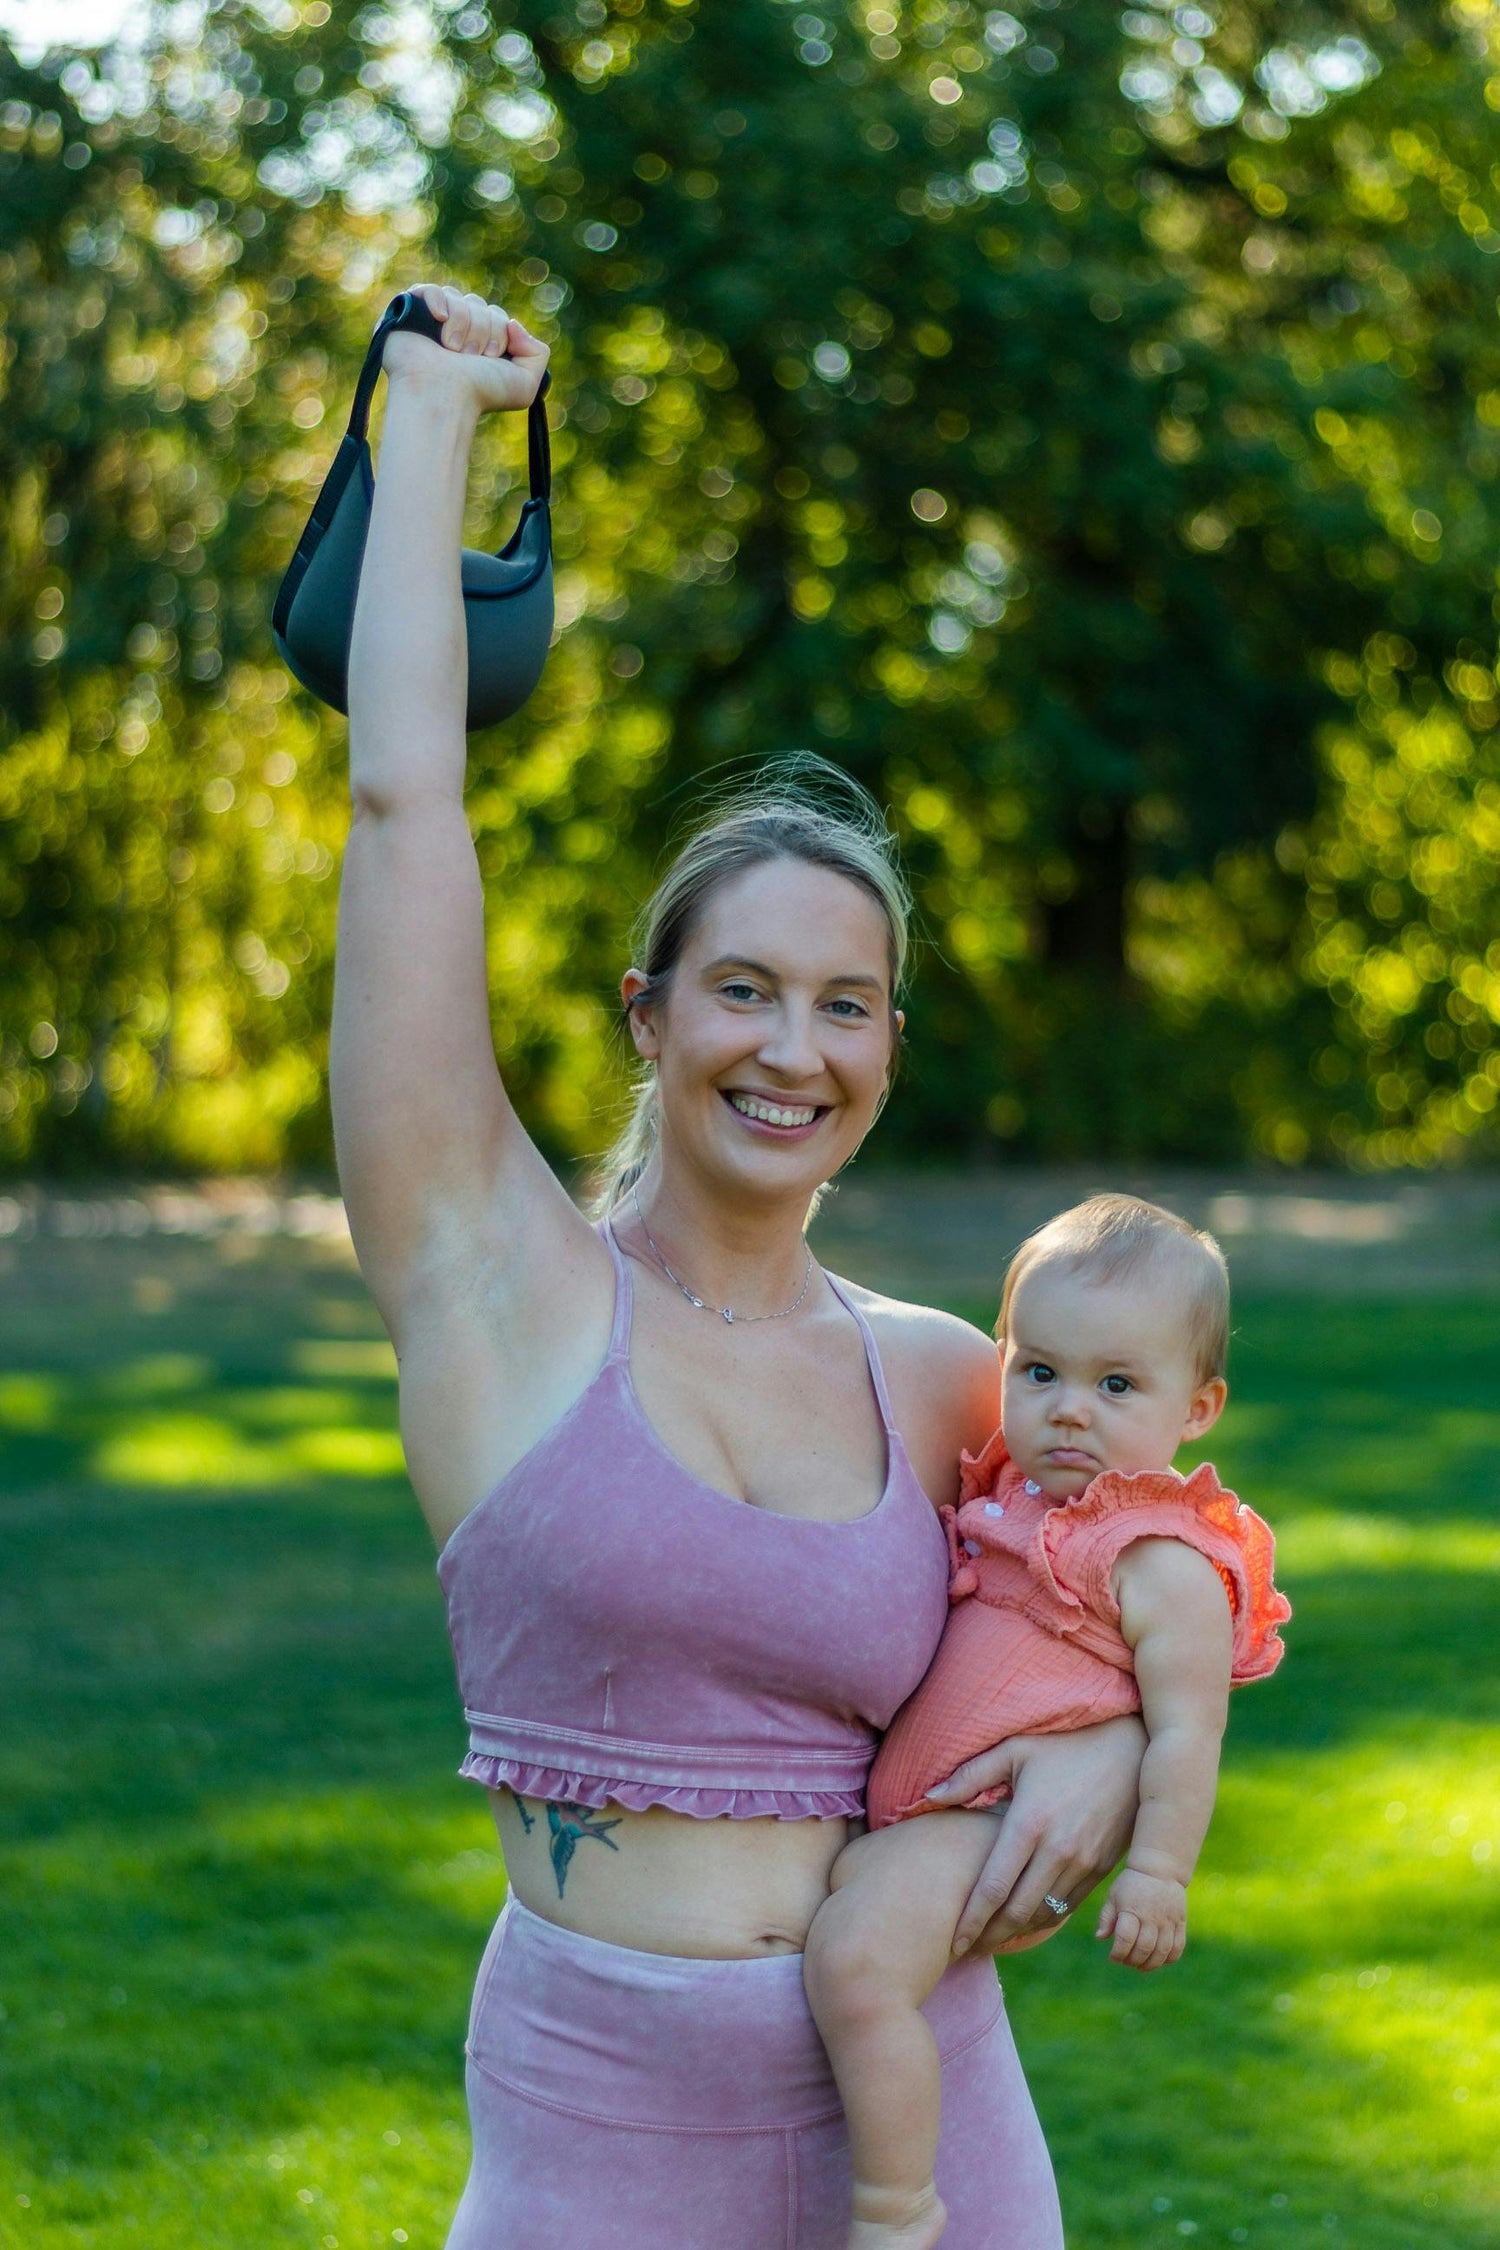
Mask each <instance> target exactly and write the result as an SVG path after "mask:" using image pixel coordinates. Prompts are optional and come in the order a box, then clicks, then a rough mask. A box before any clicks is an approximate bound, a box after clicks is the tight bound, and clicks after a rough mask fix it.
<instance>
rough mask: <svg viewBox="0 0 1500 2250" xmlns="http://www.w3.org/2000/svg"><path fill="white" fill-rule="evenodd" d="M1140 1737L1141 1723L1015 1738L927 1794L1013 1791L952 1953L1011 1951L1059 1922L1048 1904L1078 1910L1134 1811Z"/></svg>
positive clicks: (1121, 1843)
mask: <svg viewBox="0 0 1500 2250" xmlns="http://www.w3.org/2000/svg"><path fill="white" fill-rule="evenodd" d="M1145 1748H1146V1730H1145V1728H1144V1726H1143V1725H1142V1724H1141V1721H1140V1720H1139V1719H1138V1718H1122V1719H1107V1720H1105V1721H1104V1723H1103V1724H1102V1725H1100V1726H1095V1727H1084V1728H1082V1729H1081V1730H1080V1731H1079V1732H1078V1733H1076V1734H1046V1735H1018V1736H1016V1738H1015V1739H1014V1740H1013V1741H1010V1742H1002V1743H999V1744H998V1745H997V1746H996V1747H995V1748H994V1749H993V1750H985V1751H982V1752H981V1753H980V1755H979V1756H978V1757H977V1758H970V1759H969V1761H968V1763H967V1764H966V1765H962V1766H960V1767H959V1769H958V1771H957V1773H955V1774H953V1775H951V1776H950V1777H949V1779H948V1780H947V1781H946V1782H943V1783H940V1784H939V1786H938V1787H937V1788H936V1789H933V1790H930V1791H929V1792H928V1794H929V1795H930V1796H931V1798H932V1800H933V1802H934V1803H936V1804H939V1805H961V1804H963V1803H964V1802H965V1801H966V1800H967V1799H968V1798H970V1797H973V1796H975V1795H977V1794H978V1792H979V1791H981V1790H984V1789H994V1788H996V1787H999V1786H1003V1785H1005V1784H1007V1783H1008V1784H1009V1785H1010V1788H1011V1791H1012V1796H1011V1800H1010V1803H1009V1804H1008V1805H1007V1806H1006V1808H1005V1818H1004V1820H1003V1821H1002V1822H1001V1825H1000V1835H999V1838H998V1840H997V1842H996V1844H995V1848H994V1850H993V1851H992V1852H991V1854H990V1856H989V1859H988V1860H987V1861H986V1863H985V1867H984V1871H983V1873H982V1874H981V1875H980V1878H979V1881H978V1882H977V1883H976V1884H975V1886H974V1890H973V1893H972V1895H971V1896H970V1899H969V1903H968V1905H967V1906H966V1907H965V1908H964V1911H963V1915H962V1918H961V1920H960V1922H959V1925H958V1931H957V1934H956V1936H955V1938H954V1951H955V1953H967V1952H968V1951H969V1950H970V1948H971V1947H972V1946H975V1945H979V1946H982V1947H983V1948H984V1950H985V1951H986V1952H989V1953H994V1952H997V1951H998V1950H999V1949H1000V1948H1001V1947H1006V1948H1014V1945H1015V1940H1016V1939H1018V1938H1022V1937H1025V1936H1027V1935H1028V1934H1030V1933H1034V1932H1040V1933H1041V1934H1043V1935H1046V1934H1048V1933H1050V1932H1051V1931H1052V1930H1055V1929H1056V1928H1057V1927H1058V1925H1059V1923H1060V1921H1061V1920H1062V1917H1061V1916H1060V1915H1058V1914H1057V1913H1056V1911H1055V1910H1054V1908H1052V1907H1051V1906H1049V1905H1048V1904H1047V1903H1046V1902H1047V1900H1048V1899H1049V1898H1050V1899H1057V1900H1059V1901H1061V1900H1066V1901H1067V1904H1068V1907H1069V1910H1070V1911H1071V1910H1072V1909H1073V1908H1074V1907H1076V1906H1078V1905H1079V1904H1080V1903H1081V1901H1082V1900H1083V1899H1084V1898H1086V1897H1087V1895H1088V1893H1089V1892H1090V1891H1091V1890H1093V1888H1094V1886H1095V1885H1096V1884H1097V1883H1100V1882H1102V1881H1103V1879H1104V1877H1105V1876H1106V1875H1107V1874H1108V1873H1109V1871H1110V1869H1111V1868H1112V1867H1114V1866H1115V1865H1116V1863H1117V1862H1118V1861H1119V1859H1120V1856H1121V1854H1122V1853H1123V1852H1124V1850H1125V1847H1126V1845H1127V1844H1128V1843H1129V1841H1130V1833H1131V1829H1132V1827H1133V1825H1134V1822H1135V1816H1136V1807H1137V1804H1138V1801H1139V1785H1140V1771H1141V1759H1142V1757H1143V1755H1144V1754H1145Z"/></svg>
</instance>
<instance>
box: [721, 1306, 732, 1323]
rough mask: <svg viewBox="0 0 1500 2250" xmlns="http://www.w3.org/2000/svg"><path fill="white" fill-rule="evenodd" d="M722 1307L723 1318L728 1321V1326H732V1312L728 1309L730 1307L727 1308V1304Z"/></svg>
mask: <svg viewBox="0 0 1500 2250" xmlns="http://www.w3.org/2000/svg"><path fill="white" fill-rule="evenodd" d="M722 1309H723V1313H724V1318H725V1319H726V1320H727V1321H728V1323H729V1325H730V1327H731V1328H732V1327H733V1326H734V1314H733V1313H732V1312H731V1311H730V1309H729V1307H728V1306H727V1305H725V1306H724V1307H723V1308H722Z"/></svg>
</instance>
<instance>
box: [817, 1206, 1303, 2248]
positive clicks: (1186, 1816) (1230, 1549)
mask: <svg viewBox="0 0 1500 2250" xmlns="http://www.w3.org/2000/svg"><path fill="white" fill-rule="evenodd" d="M995 1333H996V1336H997V1337H998V1339H999V1342H1000V1347H1001V1353H1002V1367H1001V1413H1002V1417H1003V1423H1002V1430H999V1431H997V1432H996V1433H995V1435H994V1437H993V1438H991V1440H990V1442H989V1444H988V1445H987V1446H986V1447H985V1449H984V1451H983V1452H982V1453H981V1454H980V1456H979V1458H978V1460H977V1461H976V1460H973V1459H971V1458H970V1457H969V1456H968V1455H967V1454H965V1455H964V1458H963V1464H962V1485H961V1498H960V1504H959V1507H958V1508H957V1510H954V1509H951V1508H950V1509H945V1510H944V1517H945V1521H946V1522H947V1525H948V1537H949V1545H950V1549H951V1552H952V1558H953V1571H952V1578H951V1582H950V1586H949V1596H950V1600H951V1602H952V1604H953V1606H952V1608H951V1609H950V1612H949V1617H948V1624H947V1627H946V1629H945V1631H944V1634H943V1638H942V1641H941V1643H940V1645H939V1647H938V1652H937V1655H936V1657H935V1658H934V1659H933V1663H932V1666H931V1669H930V1670H929V1671H928V1673H927V1676H926V1678H925V1679H924V1680H923V1682H922V1685H921V1686H920V1687H919V1688H918V1689H917V1692H916V1694H915V1695H913V1696H912V1697H911V1699H910V1701H909V1702H907V1703H906V1704H905V1705H904V1706H903V1707H902V1709H901V1710H900V1711H899V1712H898V1713H897V1715H896V1718H895V1721H894V1723H893V1724H892V1726H891V1728H890V1730H889V1732H888V1733H887V1735H886V1737H885V1740H884V1742H883V1743H882V1745H881V1748H880V1752H879V1754H878V1756H877V1758H876V1760H875V1764H874V1767H873V1769H872V1772H871V1776H870V1788H869V1822H870V1833H869V1834H868V1835H865V1836H860V1837H857V1838H856V1839H855V1840H854V1841H853V1842H851V1843H850V1844H848V1845H846V1847H845V1849H844V1850H843V1851H842V1852H841V1853H840V1855H839V1857H838V1859H837V1861H836V1862H835V1863H834V1869H833V1895H832V1896H831V1897H830V1898H829V1899H828V1900H827V1902H826V1903H825V1905H824V1906H823V1907H822V1908H821V1909H820V1911H819V1913H818V1915H817V1917H816V1919H815V1920H814V1923H813V1926H812V1931H811V1934H810V1937H809V1940H808V1947H807V1957H806V1972H805V1973H806V1979H807V1991H808V1998H809V2001H810V2003H811V2006H812V2011H813V2014H814V2016H815V2017H816V2019H817V2023H818V2028H819V2030H820V2032H821V2033H822V2035H823V2040H824V2044H825V2045H826V2047H827V2049H828V2053H829V2057H830V2060H831V2062H832V2065H833V2071H834V2076H835V2078H836V2079H837V2081H838V2086H839V2092H840V2094H841V2096H842V2098H843V2103H844V2110H845V2115H846V2117H847V2119H848V2126H849V2141H850V2149H851V2153H852V2157H853V2164H854V2217H853V2226H852V2231H851V2234H850V2237H849V2241H850V2250H877V2245H878V2246H881V2250H894V2246H895V2245H897V2244H900V2245H902V2246H903V2250H925V2246H926V2245H928V2244H930V2243H934V2242H936V2241H937V2239H938V2237H939V2235H940V2234H941V2233H942V2231H943V2218H944V2213H943V2206H942V2203H941V2201H940V2200H939V2197H938V2193H937V2189H936V2187H935V2186H934V2183H933V2165H934V2161H935V2158H936V2153H937V2141H938V2121H939V2119H938V2102H939V2067H938V2056H937V2049H936V2046H935V2043H934V2041H933V2037H932V2033H931V2031H930V2030H929V2029H928V2026H927V2023H926V2020H925V2018H924V2017H923V2016H922V2014H921V2013H920V2009H921V2005H922V2002H923V2001H924V2000H925V1999H926V1998H927V1996H928V1994H929V1993H930V1992H931V1991H932V1989H933V1987H934V1986H935V1985H936V1983H937V1982H938V1979H939V1978H940V1977H941V1976H942V1974H943V1971H944V1970H945V1969H946V1967H947V1966H948V1962H949V1959H950V1958H951V1951H952V1944H953V1937H954V1932H955V1930H956V1928H957V1925H958V1920H959V1916H960V1914H961V1913H962V1911H963V1908H964V1906H965V1904H966V1902H967V1900H968V1898H969V1894H970V1892H971V1890H972V1889H973V1886H974V1883H975V1881H976V1879H977V1878H978V1875H979V1873H980V1870H981V1868H982V1867H983V1866H984V1863H985V1861H986V1859H987V1858H988V1857H989V1853H990V1850H991V1848H992V1846H993V1844H994V1841H995V1834H996V1824H997V1822H998V1821H999V1820H1000V1819H1001V1818H1002V1817H1003V1815H1002V1814H1000V1813H993V1812H988V1811H985V1810H983V1809H982V1808H984V1807H987V1806H991V1805H994V1804H995V1803H996V1801H997V1799H998V1798H999V1796H1000V1795H1001V1794H1002V1792H1001V1791H999V1790H991V1791H989V1792H988V1793H987V1794H985V1795H983V1796H980V1797H977V1798H975V1799H973V1800H971V1803H970V1805H969V1807H967V1808H959V1809H956V1810H952V1811H947V1810H940V1809H939V1808H937V1807H936V1806H934V1805H931V1804H929V1803H928V1802H927V1801H926V1798H925V1794H924V1793H925V1792H926V1791H927V1790H930V1789H932V1788H933V1787H934V1786H935V1785H936V1784H937V1783H938V1782H940V1781H943V1780H945V1779H946V1778H947V1776H948V1775H949V1774H950V1773H951V1772H952V1771H953V1770H954V1768H955V1767H956V1766H958V1765H960V1764H961V1763H962V1762H963V1760H964V1759H966V1758H970V1757H973V1756H974V1755H975V1754H976V1753H977V1752H979V1751H981V1750H985V1749H988V1748H989V1747H990V1746H991V1745H992V1744H994V1743H997V1742H1001V1741H1004V1740H1005V1739H1007V1738H1008V1737H1009V1736H1012V1735H1020V1734H1048V1733H1059V1732H1067V1731H1070V1730H1071V1729H1073V1728H1077V1727H1086V1726H1092V1725H1094V1724H1096V1723H1097V1722H1098V1721H1100V1720H1103V1719H1108V1718H1113V1717H1115V1716H1116V1715H1117V1714H1119V1713H1121V1712H1126V1711H1140V1712H1141V1714H1142V1716H1143V1718H1144V1721H1145V1725H1146V1731H1147V1734H1148V1736H1149V1738H1150V1740H1149V1743H1148V1746H1147V1750H1146V1757H1145V1763H1144V1765H1143V1766H1142V1768H1141V1803H1140V1812H1139V1815H1138V1817H1137V1819H1136V1824H1135V1832H1134V1835H1133V1836H1132V1838H1131V1843H1130V1849H1129V1852H1128V1854H1127V1856H1126V1862H1125V1865H1124V1867H1123V1868H1122V1869H1121V1871H1120V1873H1119V1874H1118V1875H1117V1876H1116V1878H1115V1880H1114V1882H1113V1884H1112V1885H1111V1887H1110V1891H1109V1894H1108V1897H1107V1898H1106V1900H1105V1905H1104V1911H1103V1913H1102V1915H1101V1916H1100V1920H1099V1928H1098V1933H1097V1934H1098V1935H1099V1936H1100V1937H1101V1938H1110V1939H1112V1940H1113V1942H1112V1944H1111V1947H1110V1959H1111V1960H1113V1961H1119V1962H1121V1963H1124V1964H1125V1965H1126V1966H1128V1967H1131V1968H1136V1969H1160V1968H1164V1967H1165V1966H1166V1965H1167V1963H1168V1962H1170V1961H1175V1960H1177V1959H1178V1958H1179V1956H1180V1955H1181V1953H1182V1949H1183V1944H1184V1940H1185V1937H1186V1930H1187V1884H1188V1881H1189V1878H1190V1877H1191V1875H1192V1872H1193V1868H1194V1866H1195V1864H1196V1862H1197V1858H1198V1853H1199V1851H1200V1849H1201V1848H1202V1844H1203V1838H1204V1835H1205V1833H1206V1831H1207V1828H1208V1823H1209V1816H1210V1815H1211V1813H1212V1811H1213V1804H1214V1792H1215V1787H1216V1783H1217V1778H1218V1765H1219V1743H1220V1739H1221V1737H1222V1735H1223V1732H1224V1723H1225V1719H1226V1716H1227V1704H1228V1690H1229V1686H1230V1683H1231V1681H1239V1680H1252V1679H1261V1678H1264V1677H1265V1675H1266V1674H1267V1673H1269V1672H1272V1671H1274V1670H1275V1668H1276V1666H1277V1664H1278V1663H1279V1662H1280V1660H1281V1655H1282V1645H1281V1641H1280V1639H1279V1638H1278V1636H1277V1631H1276V1628H1277V1626H1278V1625H1279V1624H1280V1623H1281V1622H1282V1621H1283V1620H1284V1619H1285V1618H1287V1617H1288V1616H1289V1615H1290V1614H1291V1611H1290V1606H1289V1604H1288V1603H1287V1602H1286V1600H1285V1599H1284V1597H1283V1596H1282V1595H1280V1594H1278V1593H1277V1592H1276V1590H1275V1587H1274V1586H1273V1584H1272V1581H1271V1534H1270V1532H1269V1530H1268V1529H1267V1527H1266V1525H1265V1524H1264V1523H1262V1521H1261V1519H1260V1518H1259V1516H1257V1515H1255V1514H1253V1513H1252V1512H1251V1510H1250V1509H1248V1508H1245V1507H1242V1506H1241V1505H1240V1503H1239V1502H1238V1501H1237V1500H1236V1499H1235V1497H1234V1494H1233V1493H1231V1492H1226V1491H1225V1490H1224V1488H1223V1486H1222V1485H1221V1484H1220V1483H1219V1480H1218V1478H1217V1477H1216V1476H1215V1474H1214V1472H1213V1470H1212V1469H1211V1468H1209V1467H1207V1466H1206V1465H1205V1466H1203V1467H1201V1468H1199V1469H1196V1470H1194V1472H1193V1474H1192V1475H1191V1476H1190V1477H1187V1478H1183V1477H1181V1476H1179V1475H1178V1474H1177V1473H1176V1471H1175V1470H1174V1469H1173V1468H1172V1466H1171V1462H1172V1457H1173V1455H1174V1454H1175V1452H1176V1451H1177V1448H1178V1446H1179V1445H1182V1444H1185V1443H1187V1442H1188V1441H1190V1440H1194V1439H1198V1438H1201V1437H1203V1436H1204V1435H1205V1433H1206V1432H1207V1431H1208V1430H1210V1429H1212V1427H1213V1425H1214V1423H1215V1422H1216V1421H1217V1420H1218V1418H1219V1415H1220V1413H1221V1412H1222V1411H1223V1406H1224V1400H1225V1396H1226V1385H1225V1381H1224V1373H1223V1370H1224V1361H1225V1355H1226V1349H1227V1345H1228V1336H1229V1280H1228V1275H1227V1273H1226V1270H1225V1266H1224V1259H1223V1256H1222V1254H1221V1252H1220V1250H1219V1247H1218V1244H1217V1243H1216V1242H1215V1241H1214V1240H1213V1238H1212V1236H1210V1235H1207V1234H1200V1233H1198V1232H1196V1231H1195V1230H1194V1229H1193V1228H1192V1227H1190V1226H1189V1225H1188V1224H1187V1223H1186V1221H1185V1220H1182V1219H1179V1218H1175V1217H1174V1216H1173V1215H1172V1214H1171V1213H1170V1212H1168V1211H1163V1210H1160V1209H1158V1208H1157V1206H1156V1205H1154V1204H1151V1203H1142V1202H1139V1201H1138V1200H1137V1199H1136V1198H1134V1197H1133V1196H1124V1195H1098V1196H1094V1197H1093V1198H1092V1199H1091V1200H1090V1201H1089V1202H1087V1203H1082V1204H1080V1205H1078V1207H1077V1208H1076V1209H1075V1210H1072V1211H1065V1212H1063V1213H1062V1215H1061V1216H1060V1217H1059V1218H1056V1219H1053V1220H1051V1221H1050V1222H1049V1223H1048V1224H1047V1225H1046V1226H1044V1227H1042V1228H1041V1229H1040V1230H1039V1231H1038V1232H1037V1233H1036V1234H1034V1235H1032V1236H1031V1237H1030V1239H1029V1240H1028V1241H1026V1242H1025V1243H1023V1244H1022V1246H1021V1248H1020V1249H1019V1250H1018V1251H1017V1253H1016V1255H1015V1257H1014V1258H1013V1260H1012V1261H1011V1265H1010V1269H1009V1271H1008V1273H1007V1274H1006V1277H1005V1288H1004V1292H1003V1295H1002V1297H1001V1300H1000V1315H999V1319H998V1320H997V1322H996V1325H995ZM1226 1594H1227V1597H1228V1598H1227V1599H1226ZM918 1816H921V1817H918ZM1047 1904H1048V1906H1049V1907H1050V1908H1052V1910H1053V1911H1054V1913H1056V1914H1057V1916H1058V1918H1059V1925H1060V1923H1061V1920H1062V1918H1063V1917H1064V1916H1065V1915H1066V1914H1067V1913H1069V1912H1070V1911H1071V1910H1072V1907H1073V1906H1074V1905H1076V1904H1077V1901H1076V1900H1071V1899H1069V1900H1062V1899H1054V1898H1051V1897H1049V1899H1048V1901H1047ZM1023 1942H1025V1941H1023ZM1032 1942H1038V1941H1032Z"/></svg>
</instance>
